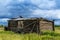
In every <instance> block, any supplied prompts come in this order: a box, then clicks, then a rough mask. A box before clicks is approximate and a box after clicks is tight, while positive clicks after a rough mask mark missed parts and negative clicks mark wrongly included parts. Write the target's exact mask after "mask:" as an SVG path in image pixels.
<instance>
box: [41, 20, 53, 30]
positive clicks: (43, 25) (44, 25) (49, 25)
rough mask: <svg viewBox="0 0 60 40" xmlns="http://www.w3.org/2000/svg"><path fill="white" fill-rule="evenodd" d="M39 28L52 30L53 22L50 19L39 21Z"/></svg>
mask: <svg viewBox="0 0 60 40" xmlns="http://www.w3.org/2000/svg"><path fill="white" fill-rule="evenodd" d="M40 30H53V23H52V22H50V21H43V20H41V21H40Z"/></svg>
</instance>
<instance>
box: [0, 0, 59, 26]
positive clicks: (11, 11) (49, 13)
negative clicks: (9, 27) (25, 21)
mask: <svg viewBox="0 0 60 40" xmlns="http://www.w3.org/2000/svg"><path fill="white" fill-rule="evenodd" d="M18 16H23V17H43V18H47V19H56V21H55V24H57V25H60V0H0V24H3V25H5V24H7V20H9V19H10V18H14V17H18Z"/></svg>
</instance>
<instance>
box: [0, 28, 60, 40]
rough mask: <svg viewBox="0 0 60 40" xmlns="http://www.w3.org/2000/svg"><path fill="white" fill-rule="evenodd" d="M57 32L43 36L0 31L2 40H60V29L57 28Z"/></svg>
mask: <svg viewBox="0 0 60 40" xmlns="http://www.w3.org/2000/svg"><path fill="white" fill-rule="evenodd" d="M55 29H56V30H55V32H51V31H46V32H44V33H42V34H41V35H38V34H35V33H30V34H18V33H14V32H9V31H4V30H0V40H60V27H55Z"/></svg>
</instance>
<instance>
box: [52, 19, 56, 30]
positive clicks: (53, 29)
mask: <svg viewBox="0 0 60 40" xmlns="http://www.w3.org/2000/svg"><path fill="white" fill-rule="evenodd" d="M52 25H53V26H52V27H53V31H55V26H54V20H53V22H52Z"/></svg>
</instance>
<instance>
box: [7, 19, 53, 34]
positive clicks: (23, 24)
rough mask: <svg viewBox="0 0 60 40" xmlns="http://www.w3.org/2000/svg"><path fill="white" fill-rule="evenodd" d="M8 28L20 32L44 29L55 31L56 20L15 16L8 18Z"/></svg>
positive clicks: (37, 31) (38, 31)
mask: <svg viewBox="0 0 60 40" xmlns="http://www.w3.org/2000/svg"><path fill="white" fill-rule="evenodd" d="M7 28H8V30H10V31H14V32H20V33H30V32H36V33H40V31H42V30H44V31H45V30H51V31H54V21H52V20H47V19H44V18H15V19H11V20H8V27H7Z"/></svg>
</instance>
